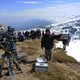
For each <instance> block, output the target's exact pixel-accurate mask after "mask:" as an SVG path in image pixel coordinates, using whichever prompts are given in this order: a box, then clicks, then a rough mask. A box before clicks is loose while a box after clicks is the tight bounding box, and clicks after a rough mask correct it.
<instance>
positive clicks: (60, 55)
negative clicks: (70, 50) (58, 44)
mask: <svg viewBox="0 0 80 80" xmlns="http://www.w3.org/2000/svg"><path fill="white" fill-rule="evenodd" d="M53 59H54V60H56V61H58V62H70V63H78V62H77V61H76V59H74V58H73V57H71V56H68V55H67V54H66V51H64V50H63V49H61V48H55V49H54V50H53Z"/></svg>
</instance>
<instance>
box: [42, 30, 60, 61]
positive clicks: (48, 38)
mask: <svg viewBox="0 0 80 80" xmlns="http://www.w3.org/2000/svg"><path fill="white" fill-rule="evenodd" d="M60 37H61V35H51V34H50V30H49V29H46V31H45V34H44V35H43V37H42V39H41V48H42V49H43V47H44V48H45V58H46V59H47V60H48V61H50V60H51V54H52V48H53V46H54V39H59V38H60Z"/></svg>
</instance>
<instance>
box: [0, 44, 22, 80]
mask: <svg viewBox="0 0 80 80" xmlns="http://www.w3.org/2000/svg"><path fill="white" fill-rule="evenodd" d="M0 46H1V47H2V49H3V50H4V51H5V53H4V55H2V64H1V71H0V72H1V73H2V70H3V66H4V61H5V58H7V64H8V73H9V76H10V80H16V78H15V71H14V67H13V66H14V64H15V65H16V68H17V69H18V70H19V71H21V72H22V70H21V68H20V66H19V63H18V61H17V60H16V59H15V56H14V52H11V51H8V50H7V49H5V48H4V47H3V45H0Z"/></svg>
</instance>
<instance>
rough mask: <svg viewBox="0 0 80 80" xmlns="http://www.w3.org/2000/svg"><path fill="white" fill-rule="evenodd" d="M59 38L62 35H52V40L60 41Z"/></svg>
mask: <svg viewBox="0 0 80 80" xmlns="http://www.w3.org/2000/svg"><path fill="white" fill-rule="evenodd" d="M61 36H62V34H60V35H54V36H53V39H56V40H60V39H61Z"/></svg>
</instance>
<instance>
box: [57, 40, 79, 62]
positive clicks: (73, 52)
mask: <svg viewBox="0 0 80 80" xmlns="http://www.w3.org/2000/svg"><path fill="white" fill-rule="evenodd" d="M56 47H60V48H62V47H63V44H62V42H61V41H60V42H59V43H57V44H56ZM66 51H67V53H66V54H68V55H70V56H72V57H74V58H75V59H76V60H77V61H79V62H80V40H73V41H71V42H70V43H69V46H67V48H66Z"/></svg>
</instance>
